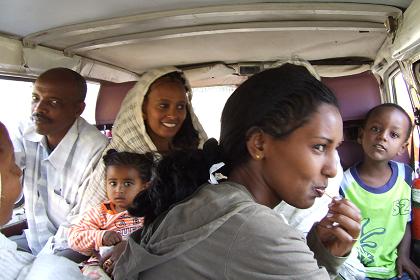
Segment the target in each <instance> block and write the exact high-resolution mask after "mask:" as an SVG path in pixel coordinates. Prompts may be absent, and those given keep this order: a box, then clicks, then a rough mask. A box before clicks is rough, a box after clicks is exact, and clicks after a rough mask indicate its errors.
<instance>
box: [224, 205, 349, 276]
mask: <svg viewBox="0 0 420 280" xmlns="http://www.w3.org/2000/svg"><path fill="white" fill-rule="evenodd" d="M232 234H234V235H235V240H234V242H233V244H226V246H229V245H230V246H229V256H228V259H227V261H226V269H225V276H226V277H227V278H228V279H262V280H269V279H296V280H297V279H299V280H300V279H330V276H329V273H328V271H336V270H337V268H338V267H339V266H340V265H341V264H342V263H343V262H344V261H345V259H346V258H338V257H335V256H332V255H331V254H330V253H329V252H328V251H327V250H326V249H324V250H323V252H319V253H320V254H319V255H321V254H322V255H323V258H324V259H327V260H329V261H325V262H323V264H324V265H329V266H330V267H327V268H324V267H321V266H320V265H319V263H317V260H316V259H315V258H314V253H313V252H312V251H311V250H310V249H309V247H308V245H307V244H306V240H305V237H304V236H303V234H302V233H301V232H299V231H298V230H296V229H294V228H292V227H290V226H289V225H287V224H285V223H284V222H283V221H282V220H281V218H280V217H278V216H277V215H275V214H274V213H269V212H268V211H265V212H264V213H261V212H260V213H259V212H256V213H254V215H248V221H247V222H245V223H244V224H243V225H241V226H240V227H239V228H238V231H237V232H236V233H232ZM318 243H319V242H318ZM319 246H322V245H318V247H319ZM316 256H318V255H317V254H315V257H316ZM327 270H328V271H327Z"/></svg>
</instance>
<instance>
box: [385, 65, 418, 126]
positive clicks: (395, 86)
mask: <svg viewBox="0 0 420 280" xmlns="http://www.w3.org/2000/svg"><path fill="white" fill-rule="evenodd" d="M389 89H390V90H391V96H392V98H393V100H394V102H395V103H397V104H398V105H400V106H401V107H403V108H404V110H405V111H406V112H407V113H408V114H409V115H410V117H411V118H412V119H414V115H413V105H412V103H411V99H410V94H409V92H408V90H407V85H406V83H405V81H404V78H403V74H402V72H401V71H400V70H399V69H397V70H396V71H394V72H393V73H392V74H391V76H390V79H389Z"/></svg>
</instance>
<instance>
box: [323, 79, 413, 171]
mask: <svg viewBox="0 0 420 280" xmlns="http://www.w3.org/2000/svg"><path fill="white" fill-rule="evenodd" d="M322 81H323V82H324V83H325V84H326V85H327V86H328V87H329V88H330V89H331V91H332V92H333V93H334V94H335V95H336V97H337V99H338V104H339V107H340V112H341V115H342V118H343V135H344V140H343V143H342V144H341V145H340V147H339V148H338V154H339V155H340V160H341V165H342V166H343V169H344V170H346V169H347V168H349V167H350V166H352V165H353V164H355V163H357V162H358V161H361V160H362V159H363V150H362V147H361V145H360V144H359V143H357V135H358V130H359V128H360V127H361V126H362V123H363V120H364V118H365V115H366V113H367V112H368V111H369V110H370V109H371V108H373V107H375V106H377V105H379V104H381V95H380V90H379V84H378V81H377V80H376V78H375V76H374V75H373V74H372V72H371V71H366V72H363V73H360V74H355V75H350V76H343V77H334V78H322ZM394 160H396V161H400V162H404V163H407V164H410V163H411V161H410V156H409V153H408V150H407V151H406V152H405V153H404V154H403V155H401V156H397V157H395V158H394Z"/></svg>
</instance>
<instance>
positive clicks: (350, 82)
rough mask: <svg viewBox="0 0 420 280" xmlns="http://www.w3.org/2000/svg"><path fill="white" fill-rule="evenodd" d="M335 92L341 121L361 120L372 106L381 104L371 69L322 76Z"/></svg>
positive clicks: (323, 80) (376, 83)
mask: <svg viewBox="0 0 420 280" xmlns="http://www.w3.org/2000/svg"><path fill="white" fill-rule="evenodd" d="M322 82H324V83H325V84H326V85H327V87H328V88H329V89H330V90H331V91H332V92H333V93H334V94H335V96H336V97H337V99H338V104H339V106H340V112H341V115H342V117H343V121H344V122H345V121H350V120H362V119H364V117H365V115H366V113H367V112H368V111H369V110H370V109H371V108H373V107H375V106H377V105H379V104H381V96H380V90H379V84H378V81H377V80H376V78H375V76H374V75H373V74H372V72H371V71H366V72H363V73H360V74H355V75H350V76H343V77H335V78H322Z"/></svg>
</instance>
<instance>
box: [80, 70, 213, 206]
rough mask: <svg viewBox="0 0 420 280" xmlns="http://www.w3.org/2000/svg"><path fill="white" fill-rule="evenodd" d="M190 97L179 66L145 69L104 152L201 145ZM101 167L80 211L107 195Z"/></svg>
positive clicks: (165, 150) (202, 137)
mask: <svg viewBox="0 0 420 280" xmlns="http://www.w3.org/2000/svg"><path fill="white" fill-rule="evenodd" d="M191 98H192V92H191V87H190V85H189V83H188V81H187V80H186V78H185V76H184V74H183V72H182V71H181V70H179V69H177V68H174V67H164V68H159V69H155V70H151V71H148V72H146V73H145V74H144V75H143V76H142V77H141V78H140V80H139V81H138V82H137V83H136V84H135V86H134V87H133V88H132V89H131V90H130V91H129V92H128V93H127V96H126V97H125V99H124V101H123V102H122V104H121V108H120V110H119V112H118V115H117V118H116V120H115V123H114V127H113V129H112V139H111V142H110V143H109V144H108V146H107V147H106V149H105V150H104V152H103V155H105V154H106V152H107V151H108V150H109V149H115V150H117V151H126V152H135V153H145V152H151V151H152V152H157V153H160V154H162V153H168V152H170V151H171V150H175V149H184V148H197V147H199V146H201V145H202V144H203V143H204V141H205V140H206V139H207V135H206V133H205V132H204V129H203V128H202V126H201V124H200V123H199V121H198V119H197V116H196V115H195V114H194V110H193V108H192V105H191ZM172 105H175V108H173V106H172ZM172 109H174V110H175V111H176V112H173V111H171V110H172ZM179 113H180V115H181V116H179ZM157 114H160V115H159V116H156V115H157ZM104 171H105V168H104V164H103V162H99V163H98V165H97V167H96V168H95V170H94V172H93V174H92V177H91V180H90V182H89V186H88V187H87V189H86V192H85V194H84V196H83V199H82V203H81V209H80V213H83V212H85V211H86V210H88V209H89V208H91V207H92V206H95V205H97V204H99V203H100V202H102V201H103V200H105V199H106V193H105V182H104V178H105V176H104V174H105V173H104Z"/></svg>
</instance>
